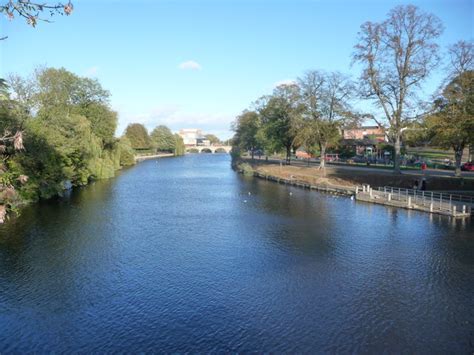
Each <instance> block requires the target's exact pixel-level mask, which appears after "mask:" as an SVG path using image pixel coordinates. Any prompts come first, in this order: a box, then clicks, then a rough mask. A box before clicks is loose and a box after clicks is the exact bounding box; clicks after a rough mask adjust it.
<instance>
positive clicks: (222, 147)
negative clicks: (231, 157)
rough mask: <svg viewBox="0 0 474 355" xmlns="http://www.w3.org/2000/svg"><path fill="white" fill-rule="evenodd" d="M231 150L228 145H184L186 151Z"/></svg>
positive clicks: (222, 151)
mask: <svg viewBox="0 0 474 355" xmlns="http://www.w3.org/2000/svg"><path fill="white" fill-rule="evenodd" d="M231 150H232V146H230V145H210V146H201V145H197V146H190V147H186V153H213V154H214V153H227V154H229V153H230V151H231Z"/></svg>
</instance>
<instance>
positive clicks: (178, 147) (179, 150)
mask: <svg viewBox="0 0 474 355" xmlns="http://www.w3.org/2000/svg"><path fill="white" fill-rule="evenodd" d="M174 141H175V143H174V155H176V156H180V155H184V153H186V146H185V145H184V141H183V137H181V136H180V135H179V134H177V133H175V134H174Z"/></svg>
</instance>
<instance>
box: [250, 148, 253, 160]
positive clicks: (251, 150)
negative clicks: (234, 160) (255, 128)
mask: <svg viewBox="0 0 474 355" xmlns="http://www.w3.org/2000/svg"><path fill="white" fill-rule="evenodd" d="M250 151H251V152H252V153H251V155H252V160H253V155H254V152H253V148H252V149H251V150H250Z"/></svg>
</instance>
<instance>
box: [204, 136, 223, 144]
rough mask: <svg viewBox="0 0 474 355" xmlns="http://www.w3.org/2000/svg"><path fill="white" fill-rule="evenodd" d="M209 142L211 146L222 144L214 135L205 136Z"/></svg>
mask: <svg viewBox="0 0 474 355" xmlns="http://www.w3.org/2000/svg"><path fill="white" fill-rule="evenodd" d="M204 137H205V138H206V139H207V140H209V142H211V144H221V143H222V142H221V140H220V139H219V138H218V137H217V136H215V135H214V134H206V135H205V136H204Z"/></svg>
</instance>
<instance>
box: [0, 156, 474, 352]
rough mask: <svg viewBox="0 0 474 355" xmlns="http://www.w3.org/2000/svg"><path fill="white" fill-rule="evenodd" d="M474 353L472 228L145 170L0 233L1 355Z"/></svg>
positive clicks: (271, 186) (154, 165) (217, 160)
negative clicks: (16, 354)
mask: <svg viewBox="0 0 474 355" xmlns="http://www.w3.org/2000/svg"><path fill="white" fill-rule="evenodd" d="M383 350H388V351H389V352H391V353H394V352H395V353H400V352H408V353H431V354H433V353H446V352H450V353H473V351H474V222H472V221H471V222H466V221H464V222H462V221H453V220H451V219H449V218H448V217H441V216H436V215H429V214H424V213H420V212H414V211H407V210H398V209H392V208H387V207H384V206H377V205H368V204H364V203H358V202H355V201H352V200H351V199H349V198H344V197H339V198H336V197H334V196H331V195H325V194H320V193H317V192H310V191H306V190H301V189H298V188H294V187H288V186H284V185H278V184H275V183H271V182H267V181H263V180H258V179H254V178H251V177H245V176H242V175H239V174H237V173H235V172H234V171H232V170H231V169H230V158H229V156H227V155H218V154H216V155H210V154H209V155H208V154H202V155H189V156H185V157H180V158H169V159H161V160H149V161H145V162H142V163H140V164H138V165H137V166H135V167H133V168H130V169H128V170H125V171H123V172H121V173H120V174H119V176H118V177H116V178H114V179H111V180H107V181H100V182H96V183H94V184H92V185H90V186H88V187H85V188H80V189H76V190H74V191H72V192H71V193H70V194H69V195H68V196H65V197H63V198H61V199H56V200H52V201H46V202H41V203H39V204H37V205H32V206H30V207H28V208H25V209H24V210H23V211H22V214H21V216H20V217H18V218H16V219H14V220H12V221H11V222H9V223H7V224H6V225H4V226H1V227H0V352H1V353H9V352H27V351H28V352H32V351H36V352H40V353H42V352H43V353H44V352H51V351H55V352H118V351H120V352H127V351H128V352H130V351H133V352H145V351H146V352H152V351H154V352H157V351H159V352H234V351H239V352H249V351H256V352H288V353H295V352H298V353H302V352H303V353H308V352H332V353H334V352H343V353H346V352H364V353H367V352H370V353H380V352H382V351H383Z"/></svg>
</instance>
